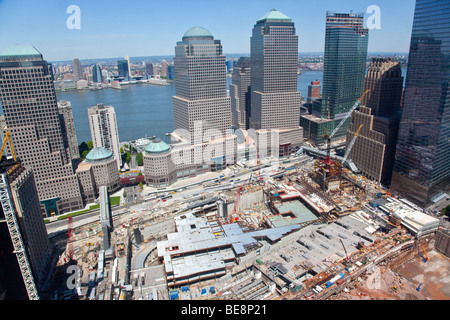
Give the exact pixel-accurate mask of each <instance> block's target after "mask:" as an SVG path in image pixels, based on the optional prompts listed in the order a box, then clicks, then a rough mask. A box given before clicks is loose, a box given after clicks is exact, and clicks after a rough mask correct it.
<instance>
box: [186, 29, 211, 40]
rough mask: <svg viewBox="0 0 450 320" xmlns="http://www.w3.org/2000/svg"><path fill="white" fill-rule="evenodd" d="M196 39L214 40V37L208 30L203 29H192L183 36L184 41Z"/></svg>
mask: <svg viewBox="0 0 450 320" xmlns="http://www.w3.org/2000/svg"><path fill="white" fill-rule="evenodd" d="M195 38H207V39H210V40H212V39H213V35H212V34H211V32H209V31H208V30H207V29H205V28H203V27H192V28H190V29H189V30H188V31H186V32H185V33H184V35H183V41H184V40H188V39H195Z"/></svg>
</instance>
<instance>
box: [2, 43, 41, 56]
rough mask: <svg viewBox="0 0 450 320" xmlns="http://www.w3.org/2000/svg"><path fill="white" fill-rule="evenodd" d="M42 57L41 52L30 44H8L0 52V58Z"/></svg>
mask: <svg viewBox="0 0 450 320" xmlns="http://www.w3.org/2000/svg"><path fill="white" fill-rule="evenodd" d="M13 58H42V54H41V53H40V52H39V51H37V50H36V48H35V47H33V46H30V45H10V46H7V47H5V48H4V49H3V50H2V51H1V52H0V59H13Z"/></svg>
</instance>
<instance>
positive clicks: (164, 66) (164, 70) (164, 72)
mask: <svg viewBox="0 0 450 320" xmlns="http://www.w3.org/2000/svg"><path fill="white" fill-rule="evenodd" d="M161 76H163V77H167V61H166V60H164V59H163V61H162V62H161Z"/></svg>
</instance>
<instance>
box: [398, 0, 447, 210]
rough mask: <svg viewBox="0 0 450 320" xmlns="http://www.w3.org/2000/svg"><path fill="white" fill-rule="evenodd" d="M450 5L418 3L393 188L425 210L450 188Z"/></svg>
mask: <svg viewBox="0 0 450 320" xmlns="http://www.w3.org/2000/svg"><path fill="white" fill-rule="evenodd" d="M449 66H450V6H449V5H448V2H447V1H431V0H417V1H416V8H415V13H414V22H413V30H412V35H411V46H410V51H409V61H408V72H407V75H406V83H405V94H404V100H403V110H402V118H401V121H400V128H399V133H398V142H397V150H396V155H395V164H394V173H393V175H392V184H391V190H392V191H394V192H396V193H398V194H400V195H402V196H405V197H406V198H408V199H409V200H411V201H412V202H414V203H416V204H417V205H420V206H422V207H425V206H427V205H428V204H429V203H431V202H433V200H434V198H435V196H440V194H442V192H444V193H445V192H448V191H449V187H450V153H449V152H450V96H449V89H450V88H449V83H450V81H449V80H450V72H449Z"/></svg>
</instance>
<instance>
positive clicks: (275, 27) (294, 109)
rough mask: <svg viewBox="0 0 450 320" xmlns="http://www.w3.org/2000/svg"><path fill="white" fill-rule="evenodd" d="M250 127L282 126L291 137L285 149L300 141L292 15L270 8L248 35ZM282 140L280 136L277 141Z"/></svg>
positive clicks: (296, 53)
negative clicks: (249, 35)
mask: <svg viewBox="0 0 450 320" xmlns="http://www.w3.org/2000/svg"><path fill="white" fill-rule="evenodd" d="M250 45H251V48H250V52H251V69H252V71H251V116H250V128H253V129H255V130H260V129H269V130H270V129H281V130H282V132H280V135H281V134H286V135H291V134H292V133H294V132H295V133H296V134H294V136H292V137H291V138H289V140H290V141H285V143H283V144H284V148H285V149H286V150H287V152H290V150H289V149H291V148H292V149H295V148H296V147H298V146H299V145H300V144H301V141H302V138H303V136H302V129H301V128H299V118H300V92H298V91H297V77H298V76H297V63H298V35H296V34H295V26H294V23H293V22H292V20H291V18H289V17H288V16H286V15H284V14H283V13H281V12H279V11H277V10H275V9H273V10H271V11H270V12H268V13H267V14H266V15H264V16H263V17H262V18H260V19H259V20H257V22H256V24H255V26H254V28H253V34H252V37H251V44H250ZM281 140H284V138H282V137H281V136H280V141H281Z"/></svg>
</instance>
